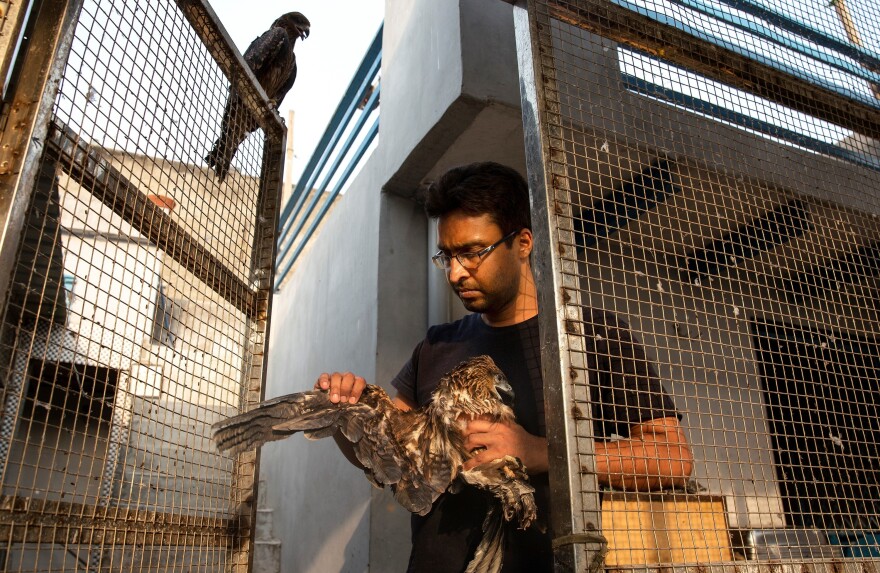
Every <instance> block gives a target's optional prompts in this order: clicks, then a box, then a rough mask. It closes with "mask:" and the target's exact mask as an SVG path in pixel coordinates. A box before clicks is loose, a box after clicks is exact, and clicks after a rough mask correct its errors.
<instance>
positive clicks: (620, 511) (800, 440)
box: [515, 0, 880, 571]
mask: <svg viewBox="0 0 880 573" xmlns="http://www.w3.org/2000/svg"><path fill="white" fill-rule="evenodd" d="M515 14H516V22H517V34H518V43H519V50H520V66H521V77H522V80H523V86H524V90H523V114H524V118H525V123H526V133H527V145H528V153H527V155H528V159H529V175H530V178H531V184H532V185H531V186H532V189H533V192H534V193H535V194H534V196H533V209H534V216H535V218H536V221H535V236H536V240H537V244H538V251H539V252H538V253H537V254H536V269H537V275H538V282H539V288H540V290H541V292H542V303H541V304H542V308H557V309H558V311H557V313H556V314H555V315H554V314H552V313H542V320H543V322H542V333H543V334H542V336H543V337H544V339H545V345H544V348H545V349H546V354H545V356H544V362H545V364H544V369H545V380H561V381H562V382H561V384H559V383H557V384H552V383H550V387H549V388H548V390H547V393H548V394H547V395H548V400H549V402H548V404H549V405H548V412H553V413H556V415H555V416H550V418H549V419H548V426H549V428H550V429H549V430H548V431H549V435H564V436H565V437H566V439H565V442H564V444H563V443H556V444H551V447H552V448H553V449H552V450H551V453H552V454H553V465H554V467H553V468H551V471H552V472H553V473H552V474H551V476H552V478H553V480H554V484H555V485H554V495H555V498H554V500H553V512H554V514H553V521H554V533H555V535H556V537H557V540H556V549H557V559H558V561H559V562H561V563H565V564H567V565H568V566H570V567H572V568H574V569H575V570H579V571H586V570H591V569H594V568H595V567H597V566H598V564H599V563H600V562H601V561H600V560H601V559H604V564H605V566H606V567H610V568H621V569H622V568H644V567H649V568H657V567H666V566H669V565H694V564H700V565H706V564H713V565H722V564H728V565H730V564H733V563H738V564H739V565H740V566H742V565H761V564H766V563H768V562H773V563H775V564H776V565H778V564H779V563H783V564H791V565H793V566H797V567H800V564H803V563H813V562H817V563H825V564H831V563H836V564H838V565H837V566H839V563H840V561H841V560H846V559H872V558H877V557H880V470H878V454H880V452H878V446H877V443H878V439H880V422H878V412H877V403H878V398H880V339H878V335H877V332H878V331H880V322H878V321H880V316H878V306H880V291H878V287H880V247H878V245H880V243H878V240H880V224H878V214H880V191H878V189H880V185H878V184H880V172H878V167H880V161H878V160H880V156H878V147H877V144H876V139H875V138H877V137H878V135H880V121H878V118H880V100H878V93H877V91H878V90H877V87H876V86H877V85H878V83H877V82H878V80H880V78H878V76H877V70H880V66H878V56H877V54H878V50H877V49H878V45H877V42H878V38H880V35H878V31H880V29H878V27H877V22H878V20H880V11H878V9H877V6H876V5H874V4H872V3H868V2H846V1H844V0H837V1H835V2H831V3H825V2H790V3H785V5H780V4H779V3H764V4H759V3H757V2H752V1H750V0H718V1H716V2H697V1H693V0H670V1H662V2H661V1H653V0H645V1H638V2H625V1H622V0H621V1H617V0H614V1H600V0H584V1H574V0H572V1H558V2H546V1H535V2H529V3H528V9H527V10H526V8H525V4H523V5H522V6H518V7H517V9H516V10H515ZM609 317H612V318H609ZM618 321H619V322H618ZM609 325H613V327H612V326H609ZM621 333H624V334H621ZM627 336H631V337H632V338H633V339H634V341H635V342H634V343H633V344H629V343H628V342H627V343H626V344H624V342H621V340H623V338H625V337H627ZM633 348H638V349H643V350H644V356H641V355H640V354H639V352H638V351H634V350H632V349H633ZM627 353H629V354H628V358H627V357H624V358H623V359H621V356H622V355H623V354H627ZM620 363H624V364H627V363H629V364H636V365H639V364H641V365H643V368H644V369H645V371H646V372H648V373H649V374H646V376H649V375H650V372H651V369H652V368H653V369H655V370H656V372H655V374H656V377H657V379H659V380H660V381H661V383H662V392H663V393H664V394H665V395H666V396H668V397H669V398H670V399H671V400H672V403H673V404H674V406H675V409H676V410H677V412H678V413H679V414H680V416H681V425H682V427H683V429H684V432H685V434H686V436H687V439H688V442H689V444H690V448H691V450H692V452H693V454H694V458H695V463H694V469H693V473H692V474H691V476H690V479H689V481H688V483H687V485H684V486H679V487H675V488H665V489H662V488H661V489H659V490H657V491H632V490H630V491H621V490H619V489H617V490H615V489H614V488H609V487H608V486H607V485H605V483H604V481H605V480H604V479H603V478H602V476H597V475H596V473H595V468H596V463H597V462H596V459H597V458H596V456H595V454H596V451H597V448H598V446H597V444H598V443H600V442H601V443H603V444H604V443H606V442H607V440H618V439H626V438H627V436H626V427H625V425H624V426H623V429H622V431H620V430H618V429H617V428H611V429H609V428H607V427H605V426H604V425H603V418H602V416H603V413H606V412H607V411H608V409H609V405H608V404H606V403H603V401H602V400H603V398H601V397H599V398H598V399H597V396H596V394H594V388H595V387H596V385H597V384H598V382H597V380H598V378H599V377H601V376H603V375H607V372H608V371H613V370H614V369H615V368H623V367H622V366H615V364H618V365H619V364H620ZM603 364H605V366H604V370H603V366H602V365H603ZM608 364H610V366H608ZM603 372H605V373H603ZM631 375H632V374H631V373H629V372H628V371H627V372H624V371H623V370H621V374H620V376H619V377H618V379H619V380H623V379H624V378H626V377H627V376H631ZM613 376H614V375H612V380H614V379H615V378H613ZM646 388H650V390H645V391H644V393H647V392H649V391H654V392H659V391H661V390H659V389H655V388H653V387H651V386H646ZM634 396H635V394H632V395H627V396H622V395H621V396H618V398H619V400H620V401H623V402H626V403H625V404H624V409H625V410H626V411H627V412H628V415H629V416H631V419H633V420H636V421H639V420H642V419H644V418H651V417H652V416H655V415H656V414H657V412H656V411H655V410H650V411H648V410H647V406H645V404H646V403H649V402H651V400H650V399H649V398H645V397H634ZM617 405H618V406H620V404H619V403H618V404H617ZM597 440H598V441H597ZM669 461H673V462H674V461H675V460H669ZM554 468H555V469H554ZM658 477H659V476H658ZM606 551H607V553H606Z"/></svg>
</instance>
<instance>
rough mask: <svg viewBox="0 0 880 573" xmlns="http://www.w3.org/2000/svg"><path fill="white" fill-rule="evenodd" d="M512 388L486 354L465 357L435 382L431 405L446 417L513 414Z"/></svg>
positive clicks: (504, 416) (503, 416)
mask: <svg viewBox="0 0 880 573" xmlns="http://www.w3.org/2000/svg"><path fill="white" fill-rule="evenodd" d="M513 398H514V396H513V388H511V386H510V383H509V382H508V381H507V377H506V376H504V373H503V372H501V369H499V368H498V366H496V365H495V362H494V361H493V360H492V359H491V358H490V357H488V356H476V357H474V358H471V359H469V360H466V361H464V362H462V363H461V364H459V365H458V366H456V367H455V368H453V369H452V370H451V371H450V372H448V373H447V374H446V376H444V377H443V378H442V379H441V380H440V384H438V385H437V389H436V390H435V391H434V396H433V399H432V402H431V403H432V407H433V408H435V409H436V412H437V413H439V414H440V415H441V416H443V417H444V418H447V419H451V418H453V417H461V416H465V417H471V418H473V417H476V416H491V417H495V418H506V417H512V416H513V411H512V409H511V408H512V407H513Z"/></svg>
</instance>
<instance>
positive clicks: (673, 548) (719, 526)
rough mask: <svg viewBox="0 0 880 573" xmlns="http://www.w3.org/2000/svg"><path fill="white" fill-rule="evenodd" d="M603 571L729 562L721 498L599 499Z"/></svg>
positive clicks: (649, 495)
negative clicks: (604, 543) (605, 547)
mask: <svg viewBox="0 0 880 573" xmlns="http://www.w3.org/2000/svg"><path fill="white" fill-rule="evenodd" d="M602 532H603V533H604V534H605V537H606V538H607V539H608V548H609V551H608V555H607V556H606V557H605V566H606V567H626V566H632V565H636V566H638V565H651V564H657V563H670V564H672V563H675V564H684V563H713V562H722V561H731V560H732V559H733V554H732V552H731V549H730V536H729V534H728V529H727V511H726V509H725V505H724V498H723V497H720V496H711V495H699V494H685V493H673V494H665V493H664V494H653V493H624V492H612V493H605V494H603V497H602Z"/></svg>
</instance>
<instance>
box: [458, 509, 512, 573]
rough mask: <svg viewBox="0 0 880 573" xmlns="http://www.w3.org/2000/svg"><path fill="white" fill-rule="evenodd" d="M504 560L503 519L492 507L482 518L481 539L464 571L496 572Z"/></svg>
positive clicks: (476, 572)
mask: <svg viewBox="0 0 880 573" xmlns="http://www.w3.org/2000/svg"><path fill="white" fill-rule="evenodd" d="M503 561H504V519H503V518H502V516H501V512H500V511H498V508H497V507H492V508H490V509H489V512H488V513H487V514H486V519H484V520H483V539H481V540H480V544H479V545H478V546H477V550H476V551H474V558H473V559H471V562H470V563H468V566H467V569H465V573H498V572H499V571H501V565H502V563H503Z"/></svg>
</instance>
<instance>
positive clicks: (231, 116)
mask: <svg viewBox="0 0 880 573" xmlns="http://www.w3.org/2000/svg"><path fill="white" fill-rule="evenodd" d="M310 28H311V24H309V20H308V19H307V18H306V17H305V16H303V15H302V14H300V13H299V12H288V13H287V14H284V15H283V16H281V17H279V18H278V19H277V20H275V21H274V22H272V26H271V27H270V28H269V29H268V30H267V31H265V32H263V34H262V35H261V36H259V37H258V38H257V39H256V40H254V41H253V42H251V45H250V46H248V48H247V50H245V53H244V61H245V62H246V63H247V65H248V67H250V69H251V71H253V73H254V76H255V77H256V78H257V81H259V82H260V85H261V86H262V87H263V90H264V91H265V92H266V95H267V96H268V97H269V99H270V100H271V101H272V103H273V104H274V105H275V109H278V106H280V105H281V102H282V101H283V100H284V96H286V95H287V92H288V91H290V88H291V87H293V82H294V81H295V80H296V54H294V52H293V46H294V44H295V43H296V39H297V38H302V39H303V40H305V39H306V38H307V37H308V36H309V30H310ZM257 127H258V126H257V121H256V119H254V117H253V115H252V114H251V113H250V112H249V111H248V109H247V106H245V104H244V102H243V101H242V99H241V96H240V95H239V94H238V92H237V91H236V90H235V88H234V87H232V86H230V88H229V98H228V99H227V100H226V109H224V110H223V123H222V124H221V126H220V135H219V136H218V137H217V140H216V141H215V142H214V147H213V148H212V149H211V151H210V153H208V155H206V156H205V161H207V163H208V166H209V167H213V168H214V172H215V173H216V174H217V178H218V179H220V180H221V181H223V179H224V178H225V177H226V174H227V173H228V172H229V165H230V163H232V158H233V157H234V156H235V152H236V151H238V146H239V145H241V142H243V141H244V140H245V139H246V138H247V136H248V134H250V133H251V132H252V131H254V130H256V129H257Z"/></svg>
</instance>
